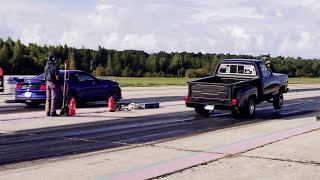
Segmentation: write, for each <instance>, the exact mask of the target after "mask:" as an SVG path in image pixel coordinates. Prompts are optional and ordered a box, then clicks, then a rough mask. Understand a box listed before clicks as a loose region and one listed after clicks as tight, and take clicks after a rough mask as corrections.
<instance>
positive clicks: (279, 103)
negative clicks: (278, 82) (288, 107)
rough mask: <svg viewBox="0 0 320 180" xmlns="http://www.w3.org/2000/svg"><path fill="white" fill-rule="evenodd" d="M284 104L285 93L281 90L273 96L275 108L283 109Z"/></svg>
mask: <svg viewBox="0 0 320 180" xmlns="http://www.w3.org/2000/svg"><path fill="white" fill-rule="evenodd" d="M282 106H283V93H282V92H279V94H278V95H276V96H275V97H274V98H273V107H274V109H281V108H282Z"/></svg>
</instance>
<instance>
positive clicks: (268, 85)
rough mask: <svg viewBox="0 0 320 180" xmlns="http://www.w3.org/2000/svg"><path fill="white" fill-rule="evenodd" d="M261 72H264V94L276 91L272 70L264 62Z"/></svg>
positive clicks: (261, 65)
mask: <svg viewBox="0 0 320 180" xmlns="http://www.w3.org/2000/svg"><path fill="white" fill-rule="evenodd" d="M260 69H261V74H262V77H263V79H262V83H263V88H264V94H265V95H267V94H271V93H273V91H274V82H273V78H272V72H271V71H270V70H269V68H268V67H267V66H266V65H265V64H264V63H263V64H260Z"/></svg>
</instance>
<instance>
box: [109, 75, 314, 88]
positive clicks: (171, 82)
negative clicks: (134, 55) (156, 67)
mask: <svg viewBox="0 0 320 180" xmlns="http://www.w3.org/2000/svg"><path fill="white" fill-rule="evenodd" d="M108 79H112V80H114V81H116V82H118V83H119V84H120V85H121V87H150V86H155V87H156V86H186V85H187V82H188V81H190V80H193V79H194V78H159V77H156V78H144V77H143V78H139V77H108ZM317 83H319V84H320V78H289V84H317Z"/></svg>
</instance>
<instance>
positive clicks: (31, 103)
mask: <svg viewBox="0 0 320 180" xmlns="http://www.w3.org/2000/svg"><path fill="white" fill-rule="evenodd" d="M40 104H41V103H39V102H26V105H27V106H28V107H30V108H37V107H39V106H40Z"/></svg>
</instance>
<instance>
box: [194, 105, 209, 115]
mask: <svg viewBox="0 0 320 180" xmlns="http://www.w3.org/2000/svg"><path fill="white" fill-rule="evenodd" d="M194 110H195V111H196V113H197V114H202V115H207V114H209V110H205V109H204V106H203V105H198V106H196V107H194Z"/></svg>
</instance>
